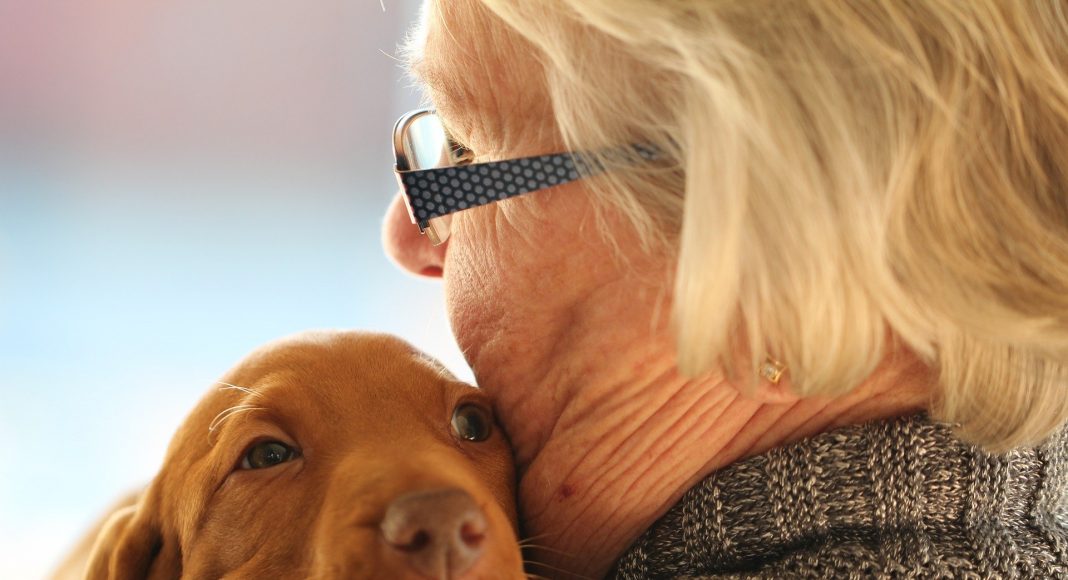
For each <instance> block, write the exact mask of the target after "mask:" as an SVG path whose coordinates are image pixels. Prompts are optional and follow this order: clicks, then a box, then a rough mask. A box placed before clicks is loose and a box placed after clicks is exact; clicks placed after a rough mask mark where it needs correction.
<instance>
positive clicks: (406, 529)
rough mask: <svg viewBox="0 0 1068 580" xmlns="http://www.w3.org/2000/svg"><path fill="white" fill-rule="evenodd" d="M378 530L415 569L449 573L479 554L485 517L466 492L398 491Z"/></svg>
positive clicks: (459, 570)
mask: <svg viewBox="0 0 1068 580" xmlns="http://www.w3.org/2000/svg"><path fill="white" fill-rule="evenodd" d="M381 528H382V535H383V537H385V539H386V542H387V543H389V545H390V546H391V547H392V548H393V549H395V550H397V551H399V552H401V553H403V554H404V555H405V559H406V560H407V561H408V563H409V564H410V565H411V566H413V567H414V568H415V569H416V570H417V571H418V572H419V573H421V574H423V575H425V576H429V577H431V578H451V577H454V576H456V575H457V574H462V573H463V572H464V571H466V570H467V569H468V568H470V567H471V566H473V565H474V564H475V562H477V561H478V558H479V556H481V555H482V544H483V540H484V539H485V537H486V530H487V524H486V517H485V515H483V513H482V510H481V509H480V508H479V507H478V504H477V503H475V500H474V498H472V497H471V496H470V495H469V494H468V493H467V492H465V491H463V490H460V489H455V488H450V489H434V490H428V491H420V492H415V493H409V494H406V495H403V496H401V497H399V498H397V499H395V500H394V501H393V503H391V504H390V505H389V507H388V508H387V509H386V516H385V518H384V519H383V520H382V526H381Z"/></svg>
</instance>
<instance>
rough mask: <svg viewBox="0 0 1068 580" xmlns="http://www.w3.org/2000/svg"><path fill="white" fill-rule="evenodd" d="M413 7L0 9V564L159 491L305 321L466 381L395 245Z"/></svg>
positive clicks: (391, 3)
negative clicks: (272, 350)
mask: <svg viewBox="0 0 1068 580" xmlns="http://www.w3.org/2000/svg"><path fill="white" fill-rule="evenodd" d="M417 4H418V1H417V0H386V2H385V3H384V6H383V5H381V4H380V3H379V1H378V0H320V1H318V2H314V3H296V2H291V1H288V0H287V1H282V0H230V1H228V2H215V1H207V0H184V1H182V2H178V1H175V0H166V1H163V2H152V3H148V2H143V1H140V0H109V1H107V2H104V1H102V0H86V1H84V2H64V1H59V0H0V444H2V448H3V457H2V459H0V578H4V579H11V578H39V577H43V576H44V575H46V574H47V573H48V572H49V571H50V570H51V569H52V567H53V566H54V565H55V564H56V562H57V561H58V559H59V558H60V556H61V555H62V554H63V552H64V551H65V550H66V549H68V548H69V547H70V545H71V544H72V543H73V542H74V541H75V540H76V539H77V537H78V536H79V534H80V533H81V532H82V531H83V530H84V529H85V528H86V527H87V526H88V525H90V524H91V523H92V522H93V521H94V520H95V518H96V517H97V516H98V515H99V514H100V513H101V510H102V509H103V508H104V507H106V506H107V505H108V504H109V503H110V502H111V501H113V500H114V499H116V498H117V497H118V496H119V495H121V494H122V493H123V492H125V491H127V490H129V489H131V488H133V487H136V486H138V485H140V484H142V483H144V482H146V481H147V480H148V479H149V478H151V476H152V475H153V474H154V472H155V470H156V469H157V467H158V465H159V463H160V461H161V459H162V457H163V453H164V450H165V447H166V445H167V442H168V440H169V438H170V436H171V435H172V433H173V432H174V430H175V428H176V427H177V426H178V424H179V423H180V422H181V420H182V418H183V417H184V415H185V414H186V413H187V412H188V411H189V410H190V409H191V408H192V406H193V405H194V404H195V402H196V400H197V399H198V398H199V397H200V396H201V395H202V394H203V393H204V392H205V391H206V389H207V388H208V387H209V385H210V384H211V382H212V381H213V380H215V379H216V378H217V377H218V376H219V375H221V374H222V373H223V372H224V371H225V370H226V369H227V368H228V367H229V366H231V365H232V364H234V363H235V362H236V361H237V360H238V359H240V358H241V357H242V356H243V355H244V354H245V353H247V352H248V351H249V350H251V349H252V348H254V347H256V346H257V345H259V344H261V343H263V342H266V341H268V340H271V339H273V338H276V337H279V336H282V335H286V334H289V333H292V332H296V331H300V330H303V329H308V328H320V327H352V328H366V329H374V330H380V331H386V332H393V333H396V334H399V335H401V336H402V337H404V338H406V339H408V340H409V341H411V342H413V343H415V344H416V345H417V346H419V347H421V348H423V349H424V350H427V351H428V352H430V353H431V354H434V355H435V356H438V357H439V358H441V359H442V360H443V361H444V362H445V363H446V364H447V365H448V366H449V367H450V368H452V369H453V370H454V371H456V372H457V374H459V375H460V376H462V377H464V378H467V379H470V372H469V371H468V370H467V369H466V368H465V367H464V366H463V361H462V357H461V356H460V354H459V352H458V351H457V350H456V347H455V345H454V343H453V341H452V337H451V335H450V333H449V329H448V324H447V321H446V320H445V317H444V313H443V305H442V296H441V289H440V286H438V285H437V284H433V283H429V282H423V281H419V280H415V279H414V278H411V277H409V276H407V275H405V274H402V273H401V272H400V271H399V270H398V269H397V268H396V267H394V266H393V265H392V264H390V263H389V262H388V260H387V259H386V258H385V257H384V255H383V254H382V251H381V248H380V243H379V224H380V221H381V216H382V215H383V213H384V211H385V208H386V206H387V204H388V202H389V200H390V197H391V195H392V193H393V191H394V190H395V184H394V181H393V177H392V174H391V171H390V169H391V164H392V155H391V151H390V144H389V133H390V130H391V128H392V123H393V121H394V119H395V118H396V117H397V116H398V115H399V114H400V113H402V112H403V111H404V110H406V109H409V108H412V107H414V106H416V105H418V103H419V95H418V94H417V92H416V91H415V90H413V89H412V88H411V87H410V83H409V81H408V80H406V79H405V78H404V75H403V72H402V71H401V69H400V66H399V63H398V62H397V60H396V59H395V56H394V55H395V54H396V48H397V45H398V43H399V42H400V41H401V40H402V38H403V36H404V31H405V30H406V28H407V27H408V26H409V25H410V24H411V22H412V21H413V20H414V19H415V17H416V12H417V8H418V6H417Z"/></svg>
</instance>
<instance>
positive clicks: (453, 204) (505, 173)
mask: <svg viewBox="0 0 1068 580" xmlns="http://www.w3.org/2000/svg"><path fill="white" fill-rule="evenodd" d="M597 172H598V170H597V168H596V166H595V164H593V163H587V162H585V161H583V160H582V158H581V157H580V156H579V155H577V154H572V153H557V154H552V155H538V156H534V157H523V158H520V159H509V160H505V161H490V162H487V163H473V164H470V165H457V166H453V167H442V168H436V169H423V170H416V171H403V170H401V169H400V168H398V169H397V177H398V179H399V181H400V184H401V188H402V189H403V190H404V197H405V202H406V203H407V205H408V211H409V213H410V215H411V217H412V221H413V222H415V223H417V224H418V225H419V230H420V231H425V230H426V229H427V227H429V222H430V220H431V219H433V218H436V217H442V216H446V215H449V214H451V213H454V212H458V211H461V210H465V209H470V208H473V207H478V206H480V205H486V204H488V203H491V202H494V201H500V200H502V199H508V198H510V197H515V196H517V195H523V194H524V193H531V192H534V191H538V190H541V189H547V188H549V187H554V186H557V185H563V184H565V183H570V182H572V181H575V180H577V179H579V178H582V177H589V176H590V175H593V174H595V173H597Z"/></svg>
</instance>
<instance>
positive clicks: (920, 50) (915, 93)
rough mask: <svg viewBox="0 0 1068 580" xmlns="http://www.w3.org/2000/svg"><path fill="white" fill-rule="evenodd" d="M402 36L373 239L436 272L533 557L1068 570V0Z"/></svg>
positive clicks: (618, 8)
mask: <svg viewBox="0 0 1068 580" xmlns="http://www.w3.org/2000/svg"><path fill="white" fill-rule="evenodd" d="M414 37H415V39H414V41H413V46H412V65H413V70H414V72H415V74H416V75H417V76H418V77H419V78H420V79H421V80H422V81H423V82H424V83H425V84H426V86H427V88H428V91H429V95H430V97H431V100H432V102H433V106H434V108H435V110H434V112H429V111H427V112H422V113H418V114H416V115H412V116H409V117H406V118H405V119H404V120H402V122H401V123H400V124H399V125H398V128H397V135H396V136H395V139H396V142H397V147H398V153H399V155H398V172H399V175H400V177H401V180H402V184H403V191H402V195H401V196H398V198H397V199H396V200H395V201H394V203H393V205H392V206H391V209H390V211H389V214H388V216H387V217H386V222H385V226H384V243H385V246H386V249H387V251H388V253H389V254H390V255H391V256H392V257H393V258H394V259H395V260H396V261H397V262H398V263H399V264H401V265H402V266H403V267H404V268H406V269H408V270H410V271H412V272H414V273H417V274H422V275H425V276H432V277H441V278H442V279H443V280H444V284H445V290H446V299H447V300H446V302H447V303H446V306H447V309H448V312H449V315H450V319H451V322H452V327H453V331H454V333H455V335H456V338H457V340H458V342H459V344H460V347H461V348H462V349H463V351H464V353H465V354H466V356H467V360H468V361H469V362H470V364H471V367H472V368H473V369H474V372H475V375H476V378H477V379H478V382H479V384H480V385H481V386H482V387H483V388H484V389H486V390H487V391H489V393H490V394H492V395H493V396H494V397H495V398H496V401H497V405H498V413H499V418H500V420H501V422H502V424H503V425H504V427H505V429H506V430H507V432H508V435H509V436H510V438H511V441H512V444H513V445H514V448H515V454H516V459H517V462H518V465H519V470H520V474H521V480H520V487H519V495H520V505H521V511H522V517H523V525H524V532H525V533H526V534H527V535H528V536H529V537H530V538H531V541H532V542H533V543H534V544H536V545H537V546H539V547H540V548H539V549H535V550H534V552H533V556H534V557H535V558H536V559H537V560H539V561H541V562H542V563H543V565H544V566H545V567H544V568H542V567H535V568H534V571H535V572H539V573H544V574H548V575H553V576H559V577H562V578H566V577H571V575H575V576H585V577H600V576H604V575H606V574H615V575H616V576H618V577H623V578H644V577H662V576H675V575H717V574H739V575H750V574H756V575H760V576H769V577H784V576H795V575H807V576H815V577H832V576H839V575H847V574H849V575H853V576H864V577H866V576H872V575H877V576H883V575H894V576H919V577H927V576H936V575H939V576H951V577H956V576H962V575H967V574H977V575H978V576H979V577H991V576H1024V577H1058V576H1059V577H1065V576H1066V575H1068V528H1066V517H1065V514H1066V513H1068V504H1066V503H1065V497H1066V494H1068V440H1066V439H1065V437H1064V436H1063V435H1062V434H1061V430H1060V429H1059V427H1060V426H1061V425H1062V424H1063V423H1064V422H1065V420H1066V418H1068V5H1065V4H1064V3H1063V2H1061V1H1059V0H1034V1H1025V0H1020V1H1013V2H1002V1H995V0H969V1H967V2H957V1H949V0H927V1H914V2H899V1H897V0H883V1H876V0H863V1H861V0H857V1H855V2H849V1H835V2H822V1H802V0H797V1H784V2H769V1H742V2H710V1H707V0H700V1H699V0H673V1H665V0H567V1H564V0H539V1H537V2H529V1H525V0H438V1H433V0H432V1H430V2H428V3H427V5H426V7H425V10H424V19H423V22H422V25H421V26H420V27H419V28H418V30H417V32H416V34H415V35H414ZM427 151H430V153H429V154H428V153H427ZM560 153H563V154H560ZM519 194H526V195H519ZM461 210H463V211H461ZM413 221H414V222H415V223H414V225H413ZM1006 451H1007V453H1004V452H1006Z"/></svg>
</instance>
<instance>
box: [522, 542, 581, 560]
mask: <svg viewBox="0 0 1068 580" xmlns="http://www.w3.org/2000/svg"><path fill="white" fill-rule="evenodd" d="M519 549H521V550H538V551H541V552H549V553H551V554H559V555H561V556H567V557H568V558H572V557H574V556H575V554H573V553H571V552H567V551H564V550H560V549H557V548H550V547H549V546H542V545H540V544H519Z"/></svg>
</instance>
